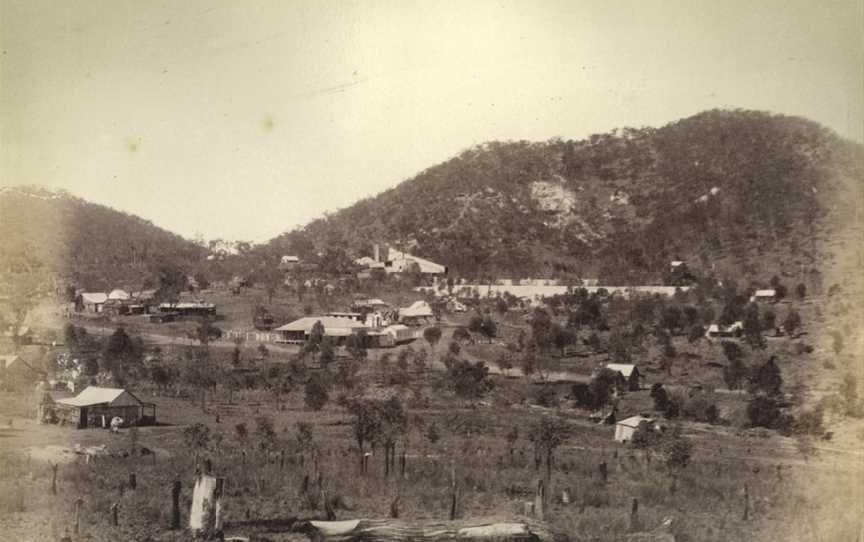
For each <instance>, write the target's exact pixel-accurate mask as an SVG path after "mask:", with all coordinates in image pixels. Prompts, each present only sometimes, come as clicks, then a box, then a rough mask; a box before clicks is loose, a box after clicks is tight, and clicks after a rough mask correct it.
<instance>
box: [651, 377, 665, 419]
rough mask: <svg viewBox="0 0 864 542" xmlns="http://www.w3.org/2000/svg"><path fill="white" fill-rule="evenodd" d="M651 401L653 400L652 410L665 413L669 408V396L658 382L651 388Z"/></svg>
mask: <svg viewBox="0 0 864 542" xmlns="http://www.w3.org/2000/svg"><path fill="white" fill-rule="evenodd" d="M651 399H653V400H654V410H659V411H660V412H665V411H666V408H667V407H668V406H669V394H668V393H667V392H666V388H664V387H663V384H660V383H659V382H657V383H656V384H654V385H653V386H651Z"/></svg>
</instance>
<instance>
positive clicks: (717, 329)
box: [705, 320, 744, 339]
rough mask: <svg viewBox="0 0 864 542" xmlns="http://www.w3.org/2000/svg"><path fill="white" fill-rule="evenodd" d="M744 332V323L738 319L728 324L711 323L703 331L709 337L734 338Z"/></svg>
mask: <svg viewBox="0 0 864 542" xmlns="http://www.w3.org/2000/svg"><path fill="white" fill-rule="evenodd" d="M743 333H744V324H743V323H742V322H741V321H740V320H739V321H737V322H735V323H733V324H729V325H728V326H724V325H722V324H711V325H710V326H708V329H707V330H706V331H705V336H706V337H708V338H709V339H718V338H721V339H722V338H735V337H740V336H741V335H742V334H743Z"/></svg>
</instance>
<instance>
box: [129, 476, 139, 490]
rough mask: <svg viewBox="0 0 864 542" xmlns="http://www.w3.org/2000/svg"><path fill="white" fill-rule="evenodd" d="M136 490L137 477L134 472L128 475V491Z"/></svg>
mask: <svg viewBox="0 0 864 542" xmlns="http://www.w3.org/2000/svg"><path fill="white" fill-rule="evenodd" d="M137 488H138V477H137V476H136V474H135V473H134V472H130V473H129V489H137Z"/></svg>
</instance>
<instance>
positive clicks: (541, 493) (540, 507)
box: [534, 478, 546, 521]
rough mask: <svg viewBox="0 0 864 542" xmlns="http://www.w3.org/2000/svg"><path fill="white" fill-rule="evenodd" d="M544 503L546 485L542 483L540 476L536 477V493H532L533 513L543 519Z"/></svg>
mask: <svg viewBox="0 0 864 542" xmlns="http://www.w3.org/2000/svg"><path fill="white" fill-rule="evenodd" d="M545 505H546V486H545V485H544V484H543V479H542V478H537V493H536V494H535V495H534V515H535V516H537V519H539V520H541V521H542V520H544V519H545V513H546V510H545Z"/></svg>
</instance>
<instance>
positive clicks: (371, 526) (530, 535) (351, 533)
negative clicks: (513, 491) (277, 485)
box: [291, 519, 553, 542]
mask: <svg viewBox="0 0 864 542" xmlns="http://www.w3.org/2000/svg"><path fill="white" fill-rule="evenodd" d="M291 531H292V532H295V533H303V534H305V535H306V536H308V537H309V539H310V540H314V541H316V542H337V541H338V542H364V541H368V540H376V541H378V542H409V541H412V542H415V541H425V542H446V541H451V540H463V541H465V542H483V541H487V542H493V541H494V542H500V541H507V542H549V541H551V540H552V539H553V535H552V533H551V532H550V531H549V530H548V528H547V527H546V526H545V525H543V524H542V523H537V522H525V521H500V522H495V523H489V522H483V521H473V522H471V521H450V522H443V521H439V522H427V523H414V522H412V523H408V522H404V521H398V520H393V519H355V520H344V521H301V522H298V523H296V524H294V525H292V527H291Z"/></svg>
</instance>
